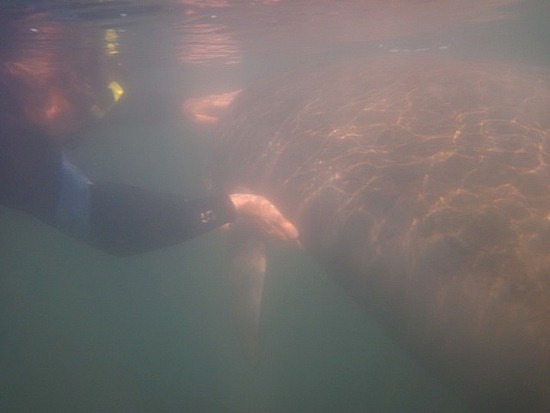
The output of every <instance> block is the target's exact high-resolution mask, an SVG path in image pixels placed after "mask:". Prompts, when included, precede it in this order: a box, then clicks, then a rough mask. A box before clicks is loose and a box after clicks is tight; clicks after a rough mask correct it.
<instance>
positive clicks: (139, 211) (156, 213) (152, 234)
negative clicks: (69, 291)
mask: <svg viewBox="0 0 550 413" xmlns="http://www.w3.org/2000/svg"><path fill="white" fill-rule="evenodd" d="M89 189H90V209H89V237H88V241H89V242H90V243H92V244H93V245H96V246H97V247H99V248H101V249H103V250H105V251H108V252H109V253H111V254H114V255H129V254H137V253H141V252H145V251H148V250H152V249H155V248H160V247H164V246H168V245H172V244H177V243H180V242H183V241H186V240H189V239H191V238H194V237H197V236H199V235H201V234H204V233H206V232H208V231H210V230H213V229H215V228H218V227H220V226H222V225H223V224H226V223H229V222H231V221H233V220H234V218H235V214H236V212H235V207H234V206H233V203H232V202H231V200H230V198H229V197H228V196H227V195H219V196H210V197H205V198H198V199H192V200H185V199H184V198H183V197H182V196H180V195H176V194H170V193H163V192H157V191H151V190H146V189H142V188H138V187H135V186H130V185H123V184H111V183H98V184H90V186H89Z"/></svg>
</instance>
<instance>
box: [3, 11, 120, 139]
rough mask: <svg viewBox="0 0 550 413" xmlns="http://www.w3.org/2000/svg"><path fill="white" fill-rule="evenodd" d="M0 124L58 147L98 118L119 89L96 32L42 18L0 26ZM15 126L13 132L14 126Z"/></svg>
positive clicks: (20, 18) (112, 65)
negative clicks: (55, 142) (27, 133)
mask: <svg viewBox="0 0 550 413" xmlns="http://www.w3.org/2000/svg"><path fill="white" fill-rule="evenodd" d="M0 23H2V24H1V26H2V28H1V29H0V36H1V38H2V42H1V43H2V46H0V120H1V121H2V122H3V123H4V129H6V128H5V127H6V123H8V125H9V124H10V123H13V124H14V128H13V129H20V128H21V127H23V128H25V129H28V130H33V132H39V133H41V134H43V135H44V136H47V137H48V138H50V139H54V140H56V141H58V142H60V143H63V142H65V141H67V140H70V139H72V138H73V136H74V134H75V133H76V132H78V131H79V130H80V129H81V128H82V127H83V126H84V125H86V124H87V123H89V122H90V121H91V120H93V119H94V118H98V117H102V116H103V115H104V114H105V112H106V111H107V109H108V107H110V106H111V105H112V104H113V103H114V101H116V100H117V99H118V97H120V94H121V89H120V85H119V83H117V82H116V80H117V75H118V74H119V73H117V72H120V68H119V67H118V64H117V62H116V61H114V59H113V58H112V57H111V56H108V55H106V54H105V52H104V50H103V49H102V41H101V38H99V37H98V36H99V35H100V33H99V32H98V31H97V30H93V29H89V30H87V29H85V28H82V27H75V26H72V25H69V24H66V23H64V22H56V21H52V20H50V19H48V18H47V16H45V15H30V16H17V18H13V19H10V20H9V21H4V22H0ZM15 126H17V127H15Z"/></svg>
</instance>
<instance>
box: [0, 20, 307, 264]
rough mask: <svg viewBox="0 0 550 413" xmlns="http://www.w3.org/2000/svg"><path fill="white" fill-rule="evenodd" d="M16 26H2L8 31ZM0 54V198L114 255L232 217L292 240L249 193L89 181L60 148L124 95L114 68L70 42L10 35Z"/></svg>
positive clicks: (271, 210) (287, 226)
mask: <svg viewBox="0 0 550 413" xmlns="http://www.w3.org/2000/svg"><path fill="white" fill-rule="evenodd" d="M4 27H9V25H4ZM20 27H21V25H19V26H11V27H10V29H11V30H12V31H11V32H10V34H13V33H16V34H17V33H18V32H17V30H19V29H20ZM27 29H28V27H27V28H25V25H23V30H27ZM56 29H57V26H56V24H54V23H52V24H51V27H49V31H48V30H43V32H44V33H47V34H49V35H51V33H52V32H53V31H54V30H56ZM41 30H42V29H41ZM1 31H2V32H4V33H7V30H1ZM31 32H32V29H31ZM25 33H27V32H26V31H25ZM62 34H63V35H64V36H65V37H66V35H67V34H66V33H62ZM31 35H33V36H38V35H40V32H38V30H37V31H36V32H32V33H31ZM39 43H40V42H38V44H39ZM0 52H1V56H0V58H1V60H0V205H2V206H5V207H9V208H13V209H16V210H19V211H24V212H25V213H28V214H31V215H32V216H34V217H36V218H38V219H39V220H41V221H43V222H45V223H47V224H49V225H52V226H54V227H56V228H58V229H60V230H62V231H64V232H66V233H68V234H70V235H72V236H73V237H75V238H78V239H80V240H83V241H85V242H88V243H90V244H92V245H94V246H95V247H97V248H100V249H102V250H104V251H106V252H108V253H110V254H114V255H128V254H136V253H141V252H145V251H148V250H151V249H155V248H159V247H163V246H168V245H172V244H176V243H179V242H183V241H186V240H189V239H191V238H194V237H197V236H199V235H201V234H204V233H206V232H208V231H210V230H213V229H215V228H219V227H221V226H223V225H225V224H228V223H231V222H233V221H235V220H236V219H239V218H242V219H245V220H247V221H249V222H251V223H252V224H253V225H254V226H255V227H256V228H257V229H258V230H259V231H260V232H261V233H263V234H267V236H268V237H271V238H275V239H283V240H295V239H297V237H298V231H297V230H296V228H295V227H294V225H293V224H292V223H290V221H288V220H287V219H286V218H284V217H283V215H282V214H281V213H280V211H279V210H278V209H277V208H276V207H275V206H273V204H272V203H271V202H270V201H268V200H267V199H266V198H264V197H262V196H258V195H255V194H242V193H236V194H212V195H210V196H207V197H204V198H198V199H191V200H186V199H185V198H184V197H183V196H182V195H179V194H172V193H163V192H159V191H154V190H148V189H144V188H139V187H136V186H132V185H127V184H119V183H110V182H91V181H90V180H89V179H88V178H87V177H86V176H85V175H84V174H83V173H82V172H81V171H80V170H79V169H78V168H77V167H76V166H75V165H73V164H72V163H71V162H69V160H68V159H67V157H66V156H65V154H64V150H63V148H64V145H65V144H66V143H67V141H68V140H70V139H72V137H73V136H75V135H76V134H77V133H78V132H79V131H80V130H82V129H83V128H84V127H86V126H87V125H88V124H89V123H91V121H92V120H94V119H95V120H98V119H102V118H104V117H105V116H107V112H108V111H109V109H110V108H111V107H112V106H113V105H115V104H117V103H119V101H121V100H122V99H123V98H124V93H125V91H124V88H123V86H122V85H121V83H120V82H119V81H118V80H117V79H116V76H113V73H114V72H116V71H114V70H110V69H112V67H111V68H108V65H107V64H102V60H101V59H99V58H98V56H94V55H93V54H92V55H90V51H89V50H85V51H83V50H79V49H78V48H77V47H72V48H64V49H63V50H62V51H60V50H57V49H56V48H55V47H49V48H48V47H45V48H40V47H23V48H17V47H14V43H13V42H12V43H11V47H9V48H8V47H5V46H4V47H3V48H2V50H1V51H0ZM67 53H73V55H69V56H67Z"/></svg>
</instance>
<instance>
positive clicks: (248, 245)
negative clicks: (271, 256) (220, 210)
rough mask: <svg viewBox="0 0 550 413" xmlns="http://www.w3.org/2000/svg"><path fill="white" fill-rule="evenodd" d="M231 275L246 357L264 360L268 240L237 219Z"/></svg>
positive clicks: (235, 313) (233, 228)
mask: <svg viewBox="0 0 550 413" xmlns="http://www.w3.org/2000/svg"><path fill="white" fill-rule="evenodd" d="M229 240H230V248H231V251H230V260H231V264H230V266H229V271H228V276H229V288H230V293H231V307H232V311H233V317H234V319H235V323H236V326H237V330H238V334H239V340H240V343H241V347H242V349H243V352H244V354H245V357H246V358H247V360H248V361H249V363H250V364H251V365H253V366H257V365H258V363H259V361H260V315H261V307H262V295H263V289H264V283H265V272H266V243H265V240H264V239H262V237H261V236H260V235H259V234H258V233H257V231H255V230H253V229H252V228H251V227H250V226H248V225H246V224H244V223H242V222H236V223H233V224H232V226H231V229H230V232H229Z"/></svg>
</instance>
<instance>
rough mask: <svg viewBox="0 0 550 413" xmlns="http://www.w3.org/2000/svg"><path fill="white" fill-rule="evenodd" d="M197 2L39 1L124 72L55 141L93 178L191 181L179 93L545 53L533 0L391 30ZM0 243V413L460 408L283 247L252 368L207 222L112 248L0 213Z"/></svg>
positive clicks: (193, 138) (326, 11) (191, 157)
mask: <svg viewBox="0 0 550 413" xmlns="http://www.w3.org/2000/svg"><path fill="white" fill-rule="evenodd" d="M97 3H100V2H97ZM207 3H210V5H209V6H208V7H198V6H197V5H184V4H182V3H177V4H174V5H173V6H171V7H168V6H167V5H166V3H162V2H157V3H150V4H154V5H159V6H162V7H163V8H161V9H156V8H152V9H143V10H142V9H139V10H140V13H135V11H136V9H133V8H132V7H131V6H130V5H127V4H124V3H122V2H121V3H117V5H116V7H115V6H113V8H112V9H107V11H105V12H104V13H103V14H101V13H95V14H93V13H91V12H90V13H88V14H85V13H84V12H83V11H79V10H84V11H86V10H96V9H89V8H83V9H78V10H75V9H74V8H70V7H66V6H62V7H52V4H51V3H50V4H46V3H41V5H42V6H41V7H42V8H41V9H40V10H39V11H40V13H42V12H46V13H50V15H51V17H48V19H51V20H52V21H54V22H55V23H56V24H61V25H74V24H76V25H81V26H82V27H83V30H84V29H85V30H93V31H96V30H99V31H100V32H102V33H103V34H104V36H103V41H104V45H103V46H104V47H105V48H106V50H115V51H116V52H117V55H116V58H117V59H120V60H121V61H122V62H123V63H124V64H125V66H126V68H127V74H126V76H127V78H128V80H127V84H128V85H129V88H128V95H129V97H130V98H131V100H130V101H129V103H128V106H127V107H122V108H117V110H119V112H120V113H115V115H118V117H116V116H114V117H113V118H112V119H111V120H110V121H109V122H107V123H106V124H103V125H99V126H98V127H96V128H93V129H91V130H88V131H86V133H85V135H84V136H83V137H82V139H81V142H80V144H79V145H78V146H77V147H76V148H75V149H73V150H71V151H70V155H71V157H72V158H73V159H75V160H76V162H77V163H78V164H79V166H80V167H81V168H82V170H83V171H85V172H86V173H87V174H88V175H89V176H90V177H91V178H92V179H96V180H111V181H119V182H126V183H132V184H136V185H141V186H145V187H151V188H157V189H163V190H170V191H181V192H184V193H186V194H188V196H190V197H193V196H198V195H199V194H201V193H204V192H205V191H206V190H207V171H206V169H205V164H206V161H205V159H206V154H207V151H208V145H207V142H206V139H207V136H208V135H209V134H210V133H212V130H211V129H208V130H202V128H201V127H200V126H197V125H193V124H191V123H190V122H189V118H187V117H186V116H185V115H184V114H183V113H182V110H181V107H182V105H183V102H184V100H185V99H186V98H187V97H196V96H202V95H207V94H210V93H221V92H224V91H228V90H233V89H235V88H240V87H243V86H246V84H247V83H248V82H250V81H253V80H255V79H257V78H261V77H265V76H270V75H271V74H273V73H275V72H278V71H280V70H285V69H286V68H287V67H291V66H294V65H296V64H298V63H300V62H303V61H309V62H311V61H319V62H323V61H327V60H335V59H343V58H346V57H347V56H351V55H355V54H367V53H409V52H407V51H405V50H409V49H411V48H412V49H414V48H417V49H418V48H424V47H426V48H430V49H437V48H440V50H441V53H457V54H468V55H476V54H482V55H486V54H487V53H488V52H490V54H491V55H492V56H491V57H493V58H497V59H510V60H514V59H516V60H531V61H532V62H533V63H534V64H542V65H544V64H549V63H550V56H549V53H548V52H549V49H548V46H547V45H548V44H550V38H549V37H548V32H547V28H546V27H545V26H547V25H546V24H545V21H547V19H546V18H545V17H544V14H541V10H542V9H543V8H542V7H541V6H543V3H544V2H541V3H540V4H538V3H532V5H531V4H526V5H522V6H521V7H519V17H518V18H516V20H512V22H510V21H507V22H498V23H495V22H493V23H484V24H483V25H481V26H477V25H476V26H474V27H475V30H472V29H471V26H467V27H469V29H468V30H464V29H462V28H461V26H460V25H455V23H453V24H452V25H451V24H448V25H447V26H446V27H438V25H435V26H436V27H435V28H436V29H437V31H436V33H437V34H435V35H434V34H429V35H426V34H418V33H416V34H414V35H413V33H412V32H413V31H414V30H411V29H402V34H403V35H402V36H401V37H400V39H397V38H391V39H389V38H384V36H386V37H388V35H384V36H382V35H380V36H377V33H376V31H375V29H376V27H377V26H373V27H375V28H374V29H373V30H372V31H365V32H363V31H361V30H359V29H357V30H350V31H348V32H344V34H343V35H342V37H341V38H339V37H338V33H340V32H338V31H335V32H334V36H332V37H331V36H327V35H325V33H324V31H323V30H322V28H323V27H324V25H325V23H316V22H317V20H316V19H315V15H316V13H318V14H319V15H320V16H322V17H323V19H321V20H323V22H324V21H325V20H326V21H332V20H338V19H342V18H343V17H342V15H341V14H344V17H345V16H351V15H357V13H352V12H349V11H347V10H348V9H346V8H342V7H343V6H342V5H343V4H346V2H341V3H342V4H341V5H340V6H337V5H336V4H337V2H334V6H332V3H330V2H329V3H327V2H320V4H321V3H322V4H323V5H324V6H323V8H322V9H321V10H320V11H315V10H317V9H315V7H314V6H312V5H309V4H300V5H296V4H295V5H294V6H292V7H288V8H286V9H285V8H282V9H280V10H279V9H277V10H278V11H274V10H276V9H275V8H276V7H278V6H280V7H283V5H278V3H277V2H272V3H269V2H266V3H267V4H263V5H262V4H261V2H255V3H254V4H252V3H250V4H248V5H247V6H246V7H245V6H243V3H240V2H236V3H237V5H235V6H234V7H220V8H217V7H214V6H215V3H216V2H205V3H204V4H207ZM220 3H222V2H220ZM304 3H305V2H304ZM338 3H340V2H338ZM350 3H353V2H350ZM17 6H20V4H17ZM126 6H127V9H126V8H125V7H126ZM528 6H531V7H532V8H529V7H528ZM260 7H262V8H263V9H261V10H260V11H256V9H254V8H260ZM268 7H272V8H273V9H269V8H268ZM308 8H309V9H308ZM510 9H512V10H515V9H514V8H513V7H510ZM97 10H102V9H97ZM125 10H128V11H127V12H126V11H125ZM266 10H267V11H266ZM339 10H340V11H341V10H344V12H341V13H340V15H339ZM506 10H508V9H506ZM37 13H38V12H37ZM79 13H80V14H79ZM121 13H122V14H127V16H122V15H121ZM132 13H134V15H132ZM345 13H349V14H345ZM266 16H267V17H266ZM339 16H340V17H339ZM356 17H357V16H356ZM364 19H365V21H367V22H369V20H368V16H364ZM354 24H357V23H356V22H354ZM388 24H398V23H396V22H390V23H388ZM287 25H288V26H287ZM316 25H317V26H316ZM345 26H346V25H345V24H343V25H342V27H345ZM337 28H340V26H337V27H336V28H333V27H331V30H336V29H337ZM108 31H109V32H108ZM397 31H398V32H399V30H397ZM108 33H110V36H111V37H108V35H107V34H108ZM212 33H214V34H215V36H213V35H212ZM287 34H288V35H287ZM113 36H114V37H113ZM480 36H482V37H480ZM544 36H546V37H544ZM213 38H214V40H213ZM480 39H481V40H482V41H480ZM109 48H114V49H109ZM381 49H382V50H381ZM0 245H1V249H0V266H1V270H0V271H1V272H0V291H1V292H0V411H2V412H350V413H351V412H384V413H386V412H387V413H390V412H449V413H450V412H468V411H469V410H468V409H467V408H466V407H465V406H462V405H461V403H460V402H459V401H458V400H457V399H455V398H454V397H453V396H452V394H450V392H449V391H448V390H446V389H445V387H444V386H443V385H442V384H440V383H438V382H437V381H435V380H434V379H433V378H431V377H430V376H429V375H428V374H427V373H426V372H425V371H424V370H423V369H422V368H421V367H420V366H419V365H418V364H416V362H415V361H414V360H413V359H411V358H410V357H409V356H408V354H407V353H406V352H404V351H403V350H402V349H400V348H399V347H398V345H397V344H396V343H395V342H393V341H392V340H391V339H390V338H389V337H388V336H387V335H386V334H385V333H384V332H383V331H382V330H381V329H380V328H379V327H378V326H377V324H376V322H375V321H374V320H372V319H370V318H369V317H368V315H367V314H366V313H365V312H364V311H363V310H362V309H361V308H359V307H358V306H357V305H355V304H354V303H353V302H352V301H351V300H350V299H349V297H347V296H346V295H345V294H344V292H343V291H341V290H340V289H339V288H338V287H336V286H335V285H334V284H333V283H332V281H331V280H330V279H329V278H328V277H327V275H326V274H324V273H323V271H322V270H321V269H320V268H319V267H318V266H317V265H316V264H315V263H314V262H313V261H312V260H311V259H310V258H308V257H304V256H302V255H300V254H299V253H296V252H292V251H288V250H285V249H284V248H275V249H274V250H273V251H271V263H272V265H271V266H270V268H269V274H268V281H267V288H266V294H265V298H264V300H265V307H264V313H263V316H262V317H263V321H262V323H263V337H264V343H263V346H264V350H263V351H264V361H263V363H262V365H261V366H260V367H259V368H257V369H253V368H251V367H249V366H248V365H247V364H246V362H245V360H244V359H243V358H242V356H241V353H240V349H239V346H238V342H237V338H236V335H235V332H234V331H233V329H232V320H231V316H230V313H229V311H228V305H227V300H228V297H227V295H226V286H225V284H224V283H225V280H224V266H225V265H226V261H225V258H226V257H225V245H224V238H223V236H222V235H220V234H218V233H212V234H208V235H206V236H204V237H202V238H200V239H197V240H194V241H191V242H188V243H186V244H184V245H179V246H174V247H170V248H166V249H163V250H159V251H154V252H150V253H147V254H143V255H141V256H136V257H131V258H125V259H120V258H114V257H110V256H107V255H105V254H103V253H101V252H98V251H96V250H94V249H92V248H90V247H88V246H86V245H83V244H80V243H78V242H77V241H74V240H72V239H70V238H68V237H66V236H65V235H63V234H61V233H59V232H58V231H56V230H53V229H51V228H49V227H47V226H45V225H43V224H41V223H39V222H37V221H35V220H33V219H30V218H29V217H27V216H25V215H23V214H20V213H16V212H14V211H10V210H7V209H2V210H0Z"/></svg>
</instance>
